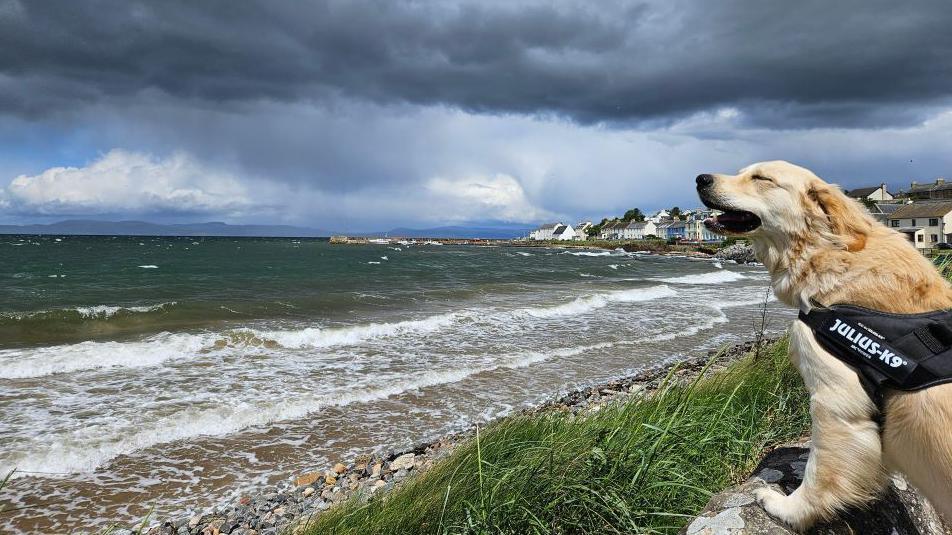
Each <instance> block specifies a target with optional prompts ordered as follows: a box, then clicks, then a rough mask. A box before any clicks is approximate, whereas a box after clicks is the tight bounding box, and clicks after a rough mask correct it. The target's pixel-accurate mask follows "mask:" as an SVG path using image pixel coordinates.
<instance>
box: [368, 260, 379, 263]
mask: <svg viewBox="0 0 952 535" xmlns="http://www.w3.org/2000/svg"><path fill="white" fill-rule="evenodd" d="M367 263H368V264H379V263H380V262H375V261H373V260H371V261H370V262H367Z"/></svg>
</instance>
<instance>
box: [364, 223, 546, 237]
mask: <svg viewBox="0 0 952 535" xmlns="http://www.w3.org/2000/svg"><path fill="white" fill-rule="evenodd" d="M533 228H535V227H524V226H516V225H509V226H500V227H462V226H448V227H434V228H423V229H414V228H395V229H391V230H389V231H387V232H368V233H363V234H361V235H362V236H384V235H388V236H395V237H396V236H399V237H401V238H480V239H510V238H518V237H521V236H525V235H527V234H529V232H530V231H531V230H532V229H533Z"/></svg>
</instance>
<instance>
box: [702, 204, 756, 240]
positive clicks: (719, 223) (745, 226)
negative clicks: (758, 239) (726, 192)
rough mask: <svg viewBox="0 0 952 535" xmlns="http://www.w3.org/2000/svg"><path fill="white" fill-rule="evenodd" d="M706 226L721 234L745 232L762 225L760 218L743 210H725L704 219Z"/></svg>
mask: <svg viewBox="0 0 952 535" xmlns="http://www.w3.org/2000/svg"><path fill="white" fill-rule="evenodd" d="M704 226H706V227H707V228H709V229H711V230H712V231H714V232H717V233H719V234H725V233H727V234H745V233H747V232H751V231H753V230H755V229H756V228H757V227H759V226H760V218H759V217H757V215H756V214H753V213H751V212H745V211H743V210H724V213H723V214H721V215H717V216H714V217H709V218H707V219H705V220H704Z"/></svg>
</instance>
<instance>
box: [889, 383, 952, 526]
mask: <svg viewBox="0 0 952 535" xmlns="http://www.w3.org/2000/svg"><path fill="white" fill-rule="evenodd" d="M886 406H887V408H888V410H887V414H888V417H887V418H886V426H885V430H884V432H883V459H884V464H885V465H886V467H887V468H889V469H891V470H894V471H898V472H902V473H903V474H904V475H905V476H906V479H908V480H909V482H910V483H912V484H913V486H915V487H916V488H917V489H918V490H919V492H921V493H922V494H924V495H925V496H926V497H927V498H929V501H930V502H931V503H932V505H933V507H935V509H936V510H938V511H939V512H940V513H942V514H943V515H944V516H945V520H946V523H947V524H949V527H950V528H952V434H950V433H949V429H952V384H944V385H939V386H934V387H931V388H927V389H925V390H920V391H917V392H894V393H893V395H892V396H891V397H890V399H889V400H888V402H887V405H886Z"/></svg>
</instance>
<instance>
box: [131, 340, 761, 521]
mask: <svg viewBox="0 0 952 535" xmlns="http://www.w3.org/2000/svg"><path fill="white" fill-rule="evenodd" d="M777 339H778V337H765V338H764V339H763V340H761V341H760V344H761V346H762V347H763V346H765V345H768V344H770V343H772V342H773V341H776V340H777ZM756 344H757V342H755V341H746V342H740V343H736V344H733V345H731V346H728V347H727V348H726V349H724V350H723V351H718V350H711V351H709V352H708V354H707V355H706V356H703V357H692V358H688V359H683V360H676V361H663V362H660V363H657V364H654V365H651V366H648V367H645V368H644V369H642V370H640V371H638V372H637V373H635V374H633V375H629V376H625V377H620V378H617V379H613V380H610V381H607V382H603V383H599V384H595V385H591V386H586V387H582V388H578V389H575V390H572V391H569V392H567V393H564V394H561V393H559V394H554V395H553V398H554V399H550V400H548V401H544V402H542V403H540V404H538V405H535V406H533V407H528V408H525V409H522V410H520V411H517V412H514V413H512V414H510V415H507V416H503V417H502V418H500V419H506V418H513V417H519V416H523V415H531V414H540V413H545V412H550V411H561V412H571V413H573V414H579V413H585V412H594V411H597V410H598V409H600V408H601V407H603V406H605V405H608V404H613V403H618V402H622V401H625V400H627V399H629V398H631V397H632V396H636V395H640V394H645V393H650V392H652V391H654V390H656V389H657V388H658V386H659V385H660V384H661V383H662V381H664V379H665V378H666V377H667V376H668V374H669V373H670V372H671V371H672V370H675V371H674V375H673V377H674V379H675V380H677V381H686V380H691V379H694V378H696V377H698V376H699V375H700V374H701V372H702V371H703V370H704V369H705V367H706V366H707V365H708V363H709V361H710V360H711V359H712V358H714V357H715V356H716V359H715V360H714V361H713V362H711V365H710V368H709V371H714V370H718V369H722V368H724V367H726V366H727V365H728V364H730V363H731V362H734V361H735V360H737V359H738V358H740V357H742V356H744V355H746V354H748V353H749V352H750V351H751V350H753V349H754V348H755V346H756ZM719 353H720V354H719ZM500 419H497V420H494V421H493V422H496V421H499V420H500ZM493 422H490V424H491V423H493ZM475 433H476V426H475V425H473V426H471V427H470V428H469V429H467V430H465V431H461V432H458V433H454V434H450V435H447V436H443V437H439V438H436V439H433V440H430V441H426V442H422V443H420V444H418V445H416V446H414V447H412V448H409V449H406V450H403V451H399V452H395V451H392V450H390V451H388V452H387V453H384V454H382V455H358V456H357V457H355V458H354V459H352V460H350V462H349V463H347V464H345V463H344V462H338V463H337V464H336V465H334V466H333V467H330V468H328V469H327V470H323V471H314V472H306V473H299V474H296V475H295V476H293V477H289V478H288V479H287V480H286V481H285V482H284V483H283V484H278V485H275V486H269V487H264V488H261V489H258V490H257V491H255V494H254V495H243V496H241V497H240V498H238V499H237V500H232V501H229V502H225V503H220V504H218V505H216V506H213V507H211V508H208V509H206V510H205V511H204V512H202V513H192V514H189V513H186V512H183V513H182V514H180V515H175V516H173V517H171V518H166V519H162V520H161V521H160V522H147V525H149V526H150V527H149V528H148V529H145V530H143V531H142V533H147V534H149V535H219V534H229V535H277V534H278V533H282V532H284V530H287V529H288V528H291V527H293V526H297V525H306V524H307V520H309V519H310V518H313V517H314V516H316V515H319V514H320V513H321V512H323V511H325V510H327V509H329V508H330V507H331V506H333V505H334V504H337V503H339V502H342V501H344V500H346V499H348V498H349V497H351V496H353V495H355V494H362V495H365V496H372V495H374V494H378V493H385V492H387V491H389V490H390V489H392V488H393V487H394V486H396V485H399V484H400V482H402V481H403V480H405V479H407V478H408V477H410V476H411V475H413V474H416V473H419V472H422V471H424V470H426V469H427V468H429V467H430V466H432V465H433V464H434V463H435V462H437V461H439V460H440V459H442V458H444V457H446V456H447V455H449V454H450V453H451V452H452V451H453V450H454V449H455V447H456V446H457V445H458V444H461V443H462V442H464V441H466V440H468V439H470V438H472V437H473V436H475ZM384 448H386V447H385V446H384ZM113 533H114V535H124V534H126V533H134V532H132V531H127V530H116V531H114V532H113Z"/></svg>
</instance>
